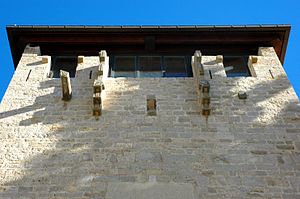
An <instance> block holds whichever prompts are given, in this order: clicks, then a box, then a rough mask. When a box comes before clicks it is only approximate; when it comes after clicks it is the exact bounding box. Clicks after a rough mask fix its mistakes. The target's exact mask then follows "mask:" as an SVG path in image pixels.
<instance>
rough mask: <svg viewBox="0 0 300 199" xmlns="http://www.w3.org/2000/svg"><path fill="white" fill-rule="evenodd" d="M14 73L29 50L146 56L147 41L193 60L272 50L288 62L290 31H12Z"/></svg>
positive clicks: (255, 28) (249, 27)
mask: <svg viewBox="0 0 300 199" xmlns="http://www.w3.org/2000/svg"><path fill="white" fill-rule="evenodd" d="M6 29H7V34H8V39H9V43H10V48H11V53H12V57H13V61H14V66H15V68H16V67H17V65H18V62H19V60H20V58H21V56H22V53H23V51H24V48H25V46H26V45H27V44H32V45H38V46H41V51H42V53H43V54H49V55H51V54H55V53H73V54H78V55H79V54H81V55H91V54H97V52H98V51H100V50H102V49H105V50H107V49H108V51H109V52H110V51H111V52H123V53H126V52H135V51H139V50H144V49H145V48H144V46H145V42H147V39H145V38H147V37H150V38H151V39H150V40H154V43H155V45H156V46H157V50H158V51H161V52H163V51H165V52H167V51H172V52H173V51H174V52H179V51H180V50H182V51H184V52H185V53H188V54H192V53H193V51H194V50H196V49H199V50H201V51H202V52H203V54H224V53H225V54H226V53H241V54H243V53H244V54H247V53H248V54H249V53H250V54H251V53H257V49H258V47H261V46H273V47H274V49H275V51H276V53H277V55H278V57H279V59H280V61H281V63H283V61H284V57H285V52H286V48H287V44H288V38H289V33H290V29H291V26H290V25H241V26H16V25H14V26H7V27H6Z"/></svg>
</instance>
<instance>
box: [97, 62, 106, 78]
mask: <svg viewBox="0 0 300 199" xmlns="http://www.w3.org/2000/svg"><path fill="white" fill-rule="evenodd" d="M104 67H105V64H104V63H100V64H99V67H98V76H101V75H103V69H104Z"/></svg>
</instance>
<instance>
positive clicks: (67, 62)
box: [51, 56, 77, 78]
mask: <svg viewBox="0 0 300 199" xmlns="http://www.w3.org/2000/svg"><path fill="white" fill-rule="evenodd" d="M51 59H52V60H51V73H52V74H51V77H53V78H59V77H60V70H64V71H67V72H69V75H70V77H75V74H76V67H77V57H75V56H53V57H52V58H51Z"/></svg>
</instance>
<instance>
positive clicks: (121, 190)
mask: <svg viewBox="0 0 300 199" xmlns="http://www.w3.org/2000/svg"><path fill="white" fill-rule="evenodd" d="M105 198H107V199H119V198H123V199H152V198H163V199H182V198H185V199H195V198H196V197H195V196H194V190H193V186H192V184H185V183H181V184H178V183H152V182H148V183H109V184H108V190H107V194H106V196H105Z"/></svg>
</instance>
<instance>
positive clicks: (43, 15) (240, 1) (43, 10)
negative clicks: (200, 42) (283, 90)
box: [0, 0, 300, 100]
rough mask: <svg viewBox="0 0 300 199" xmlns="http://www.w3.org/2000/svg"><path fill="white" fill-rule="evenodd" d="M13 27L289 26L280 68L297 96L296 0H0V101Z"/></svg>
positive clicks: (299, 42)
mask: <svg viewBox="0 0 300 199" xmlns="http://www.w3.org/2000/svg"><path fill="white" fill-rule="evenodd" d="M8 24H17V25H156V24H157V25H239V24H291V25H292V31H291V34H290V39H289V44H288V49H287V54H286V58H285V63H284V68H285V70H286V72H287V74H288V77H289V79H290V81H291V83H292V85H293V86H294V88H295V90H296V92H297V94H298V96H300V66H299V65H300V61H299V60H298V59H299V54H300V37H299V34H300V30H299V26H300V1H299V0H284V1H279V0H251V1H248V0H226V1H225V0H206V1H202V0H190V1H188V0H160V1H156V0H152V1H143V0H118V1H117V0H106V1H103V0H93V1H92V0H85V1H79V0H72V1H71V0H51V1H46V0H27V1H25V0H1V1H0V100H1V99H2V97H3V95H4V92H5V90H6V88H7V86H8V84H9V81H10V79H11V77H12V75H13V72H14V67H13V63H12V58H11V54H10V49H9V44H8V39H7V35H6V30H5V27H6V25H8Z"/></svg>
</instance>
